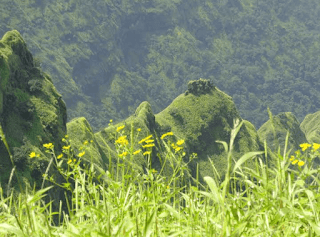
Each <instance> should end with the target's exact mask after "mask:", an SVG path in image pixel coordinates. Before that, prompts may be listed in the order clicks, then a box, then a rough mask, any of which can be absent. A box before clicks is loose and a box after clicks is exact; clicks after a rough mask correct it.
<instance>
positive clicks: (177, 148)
mask: <svg viewBox="0 0 320 237" xmlns="http://www.w3.org/2000/svg"><path fill="white" fill-rule="evenodd" d="M183 143H184V140H178V141H177V143H176V145H175V144H174V143H172V144H171V146H172V148H173V149H174V150H175V152H178V151H180V150H181V149H183V147H181V145H182V144H183Z"/></svg>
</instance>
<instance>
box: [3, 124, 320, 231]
mask: <svg viewBox="0 0 320 237" xmlns="http://www.w3.org/2000/svg"><path fill="white" fill-rule="evenodd" d="M241 125H242V123H235V127H234V129H233V130H232V133H231V138H230V141H229V144H227V143H226V142H221V141H219V142H220V143H222V145H223V146H224V148H225V150H226V151H227V157H226V162H227V170H226V175H225V178H224V180H219V176H218V175H213V177H205V178H204V181H205V184H201V183H199V181H198V180H196V179H193V181H192V183H191V182H190V181H189V180H190V179H191V177H187V178H189V179H187V178H186V177H185V176H186V175H188V172H185V171H187V169H188V168H187V167H188V166H187V165H188V163H185V162H183V156H185V155H186V154H185V152H184V151H183V146H182V145H183V144H184V141H183V140H178V142H177V143H173V142H171V136H172V135H173V133H172V132H169V133H166V134H163V135H162V136H161V137H160V139H158V138H154V137H153V135H150V136H148V137H146V138H144V139H142V140H140V141H137V140H136V139H137V133H139V132H140V131H141V129H139V128H138V129H136V130H134V128H132V129H131V133H130V134H128V135H126V134H124V133H123V128H124V127H123V126H120V127H118V128H117V129H116V140H115V145H116V149H117V153H118V157H117V162H116V164H115V167H112V164H113V163H112V162H110V165H109V167H108V170H106V171H104V172H102V173H101V172H97V170H96V169H95V167H94V165H93V164H90V163H88V162H84V160H83V157H85V156H86V152H85V151H86V145H87V144H88V142H90V141H84V142H83V148H82V149H81V150H79V152H77V154H74V155H72V154H71V153H72V152H71V149H70V145H69V142H68V137H65V138H63V141H64V142H65V143H66V144H65V146H64V147H63V150H62V152H61V153H60V154H59V155H57V156H56V154H55V153H54V146H53V144H52V143H48V144H44V145H43V146H44V147H45V148H46V149H47V152H48V153H50V154H51V156H52V159H51V162H50V165H53V166H54V167H55V169H57V170H58V171H59V173H60V174H61V175H62V176H63V177H64V182H62V183H56V181H55V179H54V177H49V172H48V170H49V167H48V169H47V171H46V172H45V173H44V174H43V178H44V181H50V182H51V183H52V184H53V185H58V186H60V187H62V188H64V189H65V190H68V191H69V192H71V193H72V198H71V200H70V202H68V203H67V207H68V210H67V211H63V209H62V208H60V209H59V211H56V212H54V211H52V206H51V204H50V203H45V202H44V199H43V198H44V196H45V195H46V192H47V191H48V190H49V189H50V188H51V187H46V188H44V186H43V189H41V190H39V191H37V192H35V191H34V192H32V193H31V192H27V193H26V192H25V193H23V192H22V193H20V194H18V195H14V194H13V193H11V195H9V196H8V197H5V196H4V194H3V192H2V189H1V192H0V196H1V199H0V211H1V212H0V233H1V236H199V237H200V236H250V237H251V236H316V235H320V222H319V213H320V204H319V203H320V202H319V201H320V200H319V175H318V174H319V170H318V167H316V166H315V165H314V160H315V158H317V157H318V156H319V152H318V149H319V147H320V145H319V144H313V145H312V144H309V145H306V144H302V145H301V148H302V150H301V151H300V150H299V151H298V152H296V153H295V155H294V156H290V157H289V152H286V149H285V153H284V154H283V155H281V154H278V158H277V159H278V160H277V162H275V164H274V166H270V167H268V166H267V165H266V164H265V163H264V162H263V159H262V158H263V156H265V159H266V157H267V154H266V152H258V151H257V152H249V153H247V154H245V155H244V156H242V157H241V158H240V159H239V160H238V161H237V162H234V161H233V156H232V148H233V143H234V140H235V137H236V135H237V133H238V131H239V129H240V127H241ZM127 136H128V137H127ZM155 139H158V140H159V141H160V142H162V143H163V145H164V147H165V148H166V151H165V152H164V153H163V154H161V162H162V167H161V169H159V170H155V169H154V167H153V165H152V163H151V159H150V158H151V154H152V147H153V146H154V140H155ZM3 140H4V141H5V138H4V137H3ZM135 143H138V144H139V145H141V149H138V150H135V149H133V147H134V146H133V144H135ZM142 149H144V150H145V151H144V152H143V155H144V157H145V159H146V160H147V161H148V162H147V164H148V165H147V167H146V168H145V169H142V168H141V167H137V166H135V164H134V156H135V155H138V154H141V153H142ZM30 158H32V159H37V154H36V153H35V152H31V153H30ZM195 158H196V154H192V155H191V157H190V158H189V162H190V161H191V160H193V159H195ZM249 159H254V161H255V164H256V166H255V168H248V167H246V166H244V164H245V163H246V161H247V160H249ZM295 161H296V162H295ZM165 166H169V167H170V168H171V172H170V173H171V175H169V176H168V173H167V172H166V175H164V169H165V168H164V167H165ZM212 171H213V174H217V172H216V170H215V167H214V165H213V161H212ZM43 184H44V182H43ZM63 202H66V200H61V201H60V204H61V205H60V207H62V203H63ZM54 216H58V217H59V218H58V220H61V221H60V223H59V224H58V225H54V224H53V217H54Z"/></svg>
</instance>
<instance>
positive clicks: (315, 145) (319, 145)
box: [312, 143, 320, 151]
mask: <svg viewBox="0 0 320 237" xmlns="http://www.w3.org/2000/svg"><path fill="white" fill-rule="evenodd" d="M312 148H313V151H316V150H318V149H319V148H320V144H318V143H313V144H312Z"/></svg>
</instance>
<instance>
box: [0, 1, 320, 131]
mask: <svg viewBox="0 0 320 237" xmlns="http://www.w3.org/2000/svg"><path fill="white" fill-rule="evenodd" d="M319 4H320V3H319V2H318V1H316V0H306V1H300V0H295V1H279V0H265V1H263V2H262V1H255V0H246V1H245V0H232V1H231V0H224V1H218V0H184V1H181V0H174V1H172V0H171V1H169V0H161V1H160V0H150V1H123V0H95V1H85V2H84V1H75V0H66V1H53V2H50V1H35V0H24V1H22V0H13V1H11V0H3V1H2V4H1V9H0V22H1V23H0V34H1V35H3V34H4V33H5V32H7V31H8V30H13V29H15V30H18V31H19V32H20V33H21V34H22V36H23V38H24V39H25V40H26V42H27V44H28V46H29V48H30V49H31V52H32V53H33V54H34V56H35V57H36V58H37V59H38V61H39V62H40V63H41V66H42V67H43V69H44V70H45V71H46V72H48V73H50V75H51V76H52V78H53V83H54V85H55V86H56V87H57V90H58V91H59V92H60V93H61V94H62V96H63V98H64V99H65V101H66V104H67V107H68V119H69V121H70V120H71V119H72V118H75V117H81V116H85V117H86V118H87V119H88V121H89V123H90V124H91V126H92V128H93V130H94V131H95V132H97V131H98V130H100V129H103V128H104V127H106V126H107V125H108V121H109V120H110V119H113V120H114V121H115V122H120V121H121V120H123V119H125V118H127V117H128V116H129V115H130V114H132V113H134V111H135V108H137V107H138V106H139V104H140V103H141V102H143V101H149V102H150V104H151V106H152V108H153V110H154V112H155V113H159V112H160V111H162V110H163V109H164V108H166V107H167V106H168V105H169V104H170V103H171V101H173V100H174V99H175V98H176V97H177V96H178V95H179V94H181V93H183V92H184V91H185V90H186V89H187V82H188V81H190V80H194V79H195V78H200V77H202V78H208V79H210V80H211V81H212V82H213V83H214V84H215V85H216V86H217V87H218V88H220V89H221V90H223V91H225V92H226V93H227V94H228V95H230V96H232V97H233V99H234V101H235V104H236V106H237V108H238V109H239V113H240V115H241V117H243V118H244V119H246V120H248V121H250V122H251V123H253V124H254V125H255V126H256V127H260V126H261V125H262V124H263V123H264V122H266V121H267V118H268V114H267V112H266V109H267V107H268V106H269V107H270V109H271V111H273V113H275V114H278V113H280V112H292V113H293V114H295V116H296V117H297V119H298V121H302V119H303V118H304V117H305V116H306V115H307V114H309V113H314V112H316V111H317V110H318V109H319V101H320V100H319V98H320V92H319V90H318V89H317V88H318V87H319V86H320V85H319V80H318V78H319V65H320V63H319V57H318V55H319V53H320V52H319V50H320V48H319V32H320V29H319V24H318V22H319V20H320V19H319V16H320V14H319V9H320V7H319V6H320V5H319Z"/></svg>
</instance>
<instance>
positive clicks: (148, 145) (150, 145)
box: [142, 144, 154, 148]
mask: <svg viewBox="0 0 320 237" xmlns="http://www.w3.org/2000/svg"><path fill="white" fill-rule="evenodd" d="M153 146H154V144H147V145H144V146H142V147H143V148H146V147H153Z"/></svg>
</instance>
